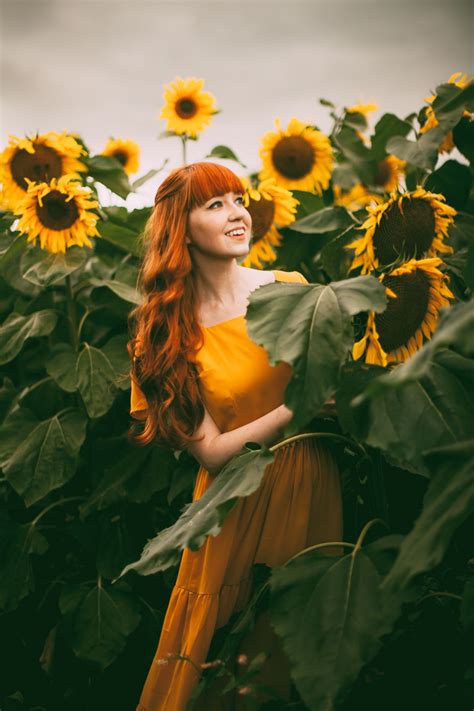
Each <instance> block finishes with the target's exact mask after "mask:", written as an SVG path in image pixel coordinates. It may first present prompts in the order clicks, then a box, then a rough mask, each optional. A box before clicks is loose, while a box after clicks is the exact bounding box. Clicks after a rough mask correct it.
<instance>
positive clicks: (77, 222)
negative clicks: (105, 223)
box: [15, 175, 100, 253]
mask: <svg viewBox="0 0 474 711" xmlns="http://www.w3.org/2000/svg"><path fill="white" fill-rule="evenodd" d="M26 180H27V181H28V191H27V192H26V195H25V197H24V198H23V200H22V202H21V203H20V205H19V206H18V208H17V210H16V211H15V214H16V215H20V219H19V221H18V227H17V229H18V230H19V231H20V233H21V234H24V233H27V234H28V240H27V241H28V242H33V243H34V244H36V238H37V237H39V239H40V245H41V249H46V250H47V251H48V252H53V253H56V252H63V253H65V252H66V249H67V248H68V247H71V246H72V245H78V246H79V247H83V246H84V245H85V244H86V245H87V246H88V247H92V243H91V241H90V239H89V237H99V236H100V235H99V232H98V231H97V228H96V222H97V220H98V219H99V218H98V215H96V214H95V213H94V212H90V210H92V209H93V208H95V207H98V206H99V203H98V202H97V201H96V200H89V199H88V198H89V197H90V195H91V190H90V188H86V187H84V186H83V185H81V183H79V182H77V180H76V179H75V177H74V175H62V176H61V177H60V178H52V179H51V181H50V182H49V183H34V182H33V181H31V180H28V178H26Z"/></svg>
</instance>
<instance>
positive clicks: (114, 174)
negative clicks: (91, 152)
mask: <svg viewBox="0 0 474 711" xmlns="http://www.w3.org/2000/svg"><path fill="white" fill-rule="evenodd" d="M81 160H82V162H83V163H85V164H86V165H87V167H88V169H89V175H90V176H92V177H93V178H94V180H97V182H98V183H102V185H105V186H106V187H107V188H109V189H110V190H112V192H113V193H115V194H116V195H118V196H119V197H121V198H123V199H125V198H126V197H127V195H128V194H129V193H130V192H131V191H132V187H131V185H130V183H129V180H128V176H127V174H126V172H125V171H124V169H123V165H122V164H121V163H120V161H118V160H117V159H116V158H114V157H113V156H102V155H97V156H92V157H91V158H81Z"/></svg>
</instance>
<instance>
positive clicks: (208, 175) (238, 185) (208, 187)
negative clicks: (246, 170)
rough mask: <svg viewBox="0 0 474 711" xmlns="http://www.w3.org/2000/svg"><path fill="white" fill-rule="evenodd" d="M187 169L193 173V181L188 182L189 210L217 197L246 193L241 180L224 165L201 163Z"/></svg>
mask: <svg viewBox="0 0 474 711" xmlns="http://www.w3.org/2000/svg"><path fill="white" fill-rule="evenodd" d="M187 167H188V169H189V170H190V171H192V173H193V175H192V180H189V181H188V190H189V193H188V195H187V200H186V202H187V205H188V209H189V210H192V209H193V207H200V206H201V205H203V204H204V203H205V202H206V201H207V200H210V198H212V197H215V196H216V195H225V193H231V192H234V193H243V192H245V189H244V186H243V184H242V181H241V180H240V178H239V177H238V176H237V175H236V174H235V173H234V172H233V171H232V170H230V169H229V168H226V167H225V166H223V165H219V164H218V163H206V162H205V161H200V162H197V163H192V164H190V165H189V166H187Z"/></svg>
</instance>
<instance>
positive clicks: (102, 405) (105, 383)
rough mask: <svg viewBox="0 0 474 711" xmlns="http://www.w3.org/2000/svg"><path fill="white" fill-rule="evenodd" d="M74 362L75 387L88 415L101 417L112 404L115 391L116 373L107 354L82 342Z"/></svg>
mask: <svg viewBox="0 0 474 711" xmlns="http://www.w3.org/2000/svg"><path fill="white" fill-rule="evenodd" d="M83 345H84V347H83V349H82V351H81V352H80V353H79V356H78V358H77V362H76V382H77V389H78V390H79V392H80V393H81V397H82V399H83V401H84V405H85V406H86V410H87V414H88V415H89V417H91V418H94V417H101V416H102V415H105V413H106V412H108V411H109V410H110V408H111V406H112V403H113V401H114V399H115V395H116V392H117V387H116V385H115V379H116V373H115V370H114V368H113V367H112V364H111V363H110V361H109V359H108V358H107V356H106V355H105V354H104V353H103V352H102V351H101V350H99V349H98V348H95V347H94V346H91V345H90V344H89V343H84V344H83Z"/></svg>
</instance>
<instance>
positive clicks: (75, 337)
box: [66, 274, 79, 351]
mask: <svg viewBox="0 0 474 711" xmlns="http://www.w3.org/2000/svg"><path fill="white" fill-rule="evenodd" d="M66 300H67V312H68V316H69V333H70V336H71V343H72V346H73V348H74V350H75V351H77V350H78V348H79V334H78V331H77V319H76V305H75V302H74V296H73V293H72V285H71V276H70V274H68V275H67V276H66Z"/></svg>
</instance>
